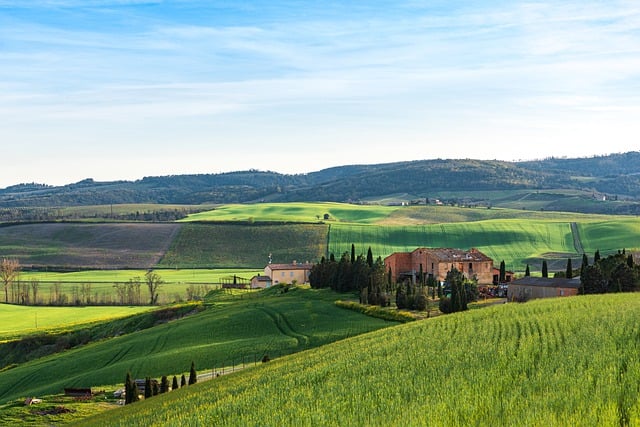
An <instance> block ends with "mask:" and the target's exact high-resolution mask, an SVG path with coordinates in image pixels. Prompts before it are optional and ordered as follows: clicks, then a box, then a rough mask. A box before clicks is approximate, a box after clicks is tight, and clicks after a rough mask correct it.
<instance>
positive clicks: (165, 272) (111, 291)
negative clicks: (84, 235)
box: [19, 268, 263, 304]
mask: <svg viewBox="0 0 640 427" xmlns="http://www.w3.org/2000/svg"><path fill="white" fill-rule="evenodd" d="M146 272H147V270H89V271H74V272H68V273H60V272H48V271H24V272H21V273H20V276H19V280H20V281H21V282H22V283H26V284H30V283H31V282H32V281H37V282H38V286H39V295H40V297H39V298H38V299H39V301H40V302H39V303H42V304H46V303H48V302H51V301H53V300H54V299H55V297H54V294H55V293H58V294H62V295H66V297H67V299H68V302H71V303H73V302H74V301H75V299H76V298H74V296H75V297H77V296H78V295H79V294H80V293H81V291H82V289H83V288H82V287H83V286H85V287H89V289H88V295H87V296H88V297H89V298H90V299H91V300H93V301H94V303H107V302H116V303H118V299H117V290H116V285H119V284H125V283H127V282H128V281H130V280H138V281H140V282H141V286H140V302H142V303H147V302H148V299H149V297H148V295H149V294H148V289H147V287H146V285H145V284H144V276H145V273H146ZM155 272H156V273H157V274H158V275H159V276H160V277H161V278H162V280H163V281H164V283H163V284H162V285H161V286H160V288H159V289H158V296H159V298H158V301H159V302H160V303H168V302H174V301H181V300H184V299H187V297H188V292H192V291H195V292H197V295H198V296H204V295H205V294H206V293H207V292H208V290H211V289H216V288H218V287H220V283H221V282H222V280H223V279H229V278H230V277H232V276H234V275H235V276H237V277H238V278H241V279H245V280H249V279H251V277H253V276H254V275H256V274H260V273H263V270H256V269H242V268H235V269H215V270H209V269H187V270H178V269H160V270H155ZM85 302H86V298H85V299H82V300H81V303H83V304H84V303H85ZM137 303H139V302H136V304H137Z"/></svg>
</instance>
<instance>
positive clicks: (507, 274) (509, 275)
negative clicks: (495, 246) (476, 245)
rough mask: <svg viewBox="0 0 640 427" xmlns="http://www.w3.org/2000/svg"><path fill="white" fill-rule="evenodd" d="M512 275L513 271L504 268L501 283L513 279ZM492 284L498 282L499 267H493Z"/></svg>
mask: <svg viewBox="0 0 640 427" xmlns="http://www.w3.org/2000/svg"><path fill="white" fill-rule="evenodd" d="M513 276H514V272H513V271H509V270H506V271H505V272H504V282H503V283H509V282H511V281H513ZM493 284H494V285H498V284H500V269H499V268H496V267H493Z"/></svg>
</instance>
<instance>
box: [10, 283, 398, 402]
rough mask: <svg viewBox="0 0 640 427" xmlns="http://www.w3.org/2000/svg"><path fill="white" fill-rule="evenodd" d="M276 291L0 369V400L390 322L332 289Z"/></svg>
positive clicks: (232, 357)
mask: <svg viewBox="0 0 640 427" xmlns="http://www.w3.org/2000/svg"><path fill="white" fill-rule="evenodd" d="M278 291H279V288H273V289H270V290H268V291H264V292H262V293H252V294H246V293H245V294H242V295H240V296H237V295H235V296H234V295H231V296H229V295H228V294H226V293H224V292H222V291H217V292H215V293H214V295H216V296H217V297H216V299H215V300H214V301H212V302H213V304H214V307H213V308H211V309H209V310H206V311H204V312H202V313H199V314H196V315H193V316H189V317H186V318H184V319H181V320H178V321H174V322H170V323H166V324H163V325H159V326H157V327H154V328H152V329H149V330H144V331H140V332H138V333H133V334H129V335H124V336H121V337H117V338H114V339H111V340H109V341H106V342H99V343H95V344H90V345H87V346H85V347H82V348H79V349H76V350H71V351H68V352H64V353H62V354H59V355H55V356H50V357H44V358H41V359H38V360H35V361H33V362H29V363H26V364H24V365H21V366H18V367H16V368H14V369H11V370H8V371H5V372H0V383H1V384H3V386H2V387H1V388H0V402H6V401H9V400H12V399H16V398H19V397H23V396H25V395H42V394H50V393H57V392H60V391H61V390H62V389H63V388H64V387H87V386H100V385H103V384H117V383H120V382H122V381H123V380H124V376H125V374H126V372H127V371H131V372H132V374H133V375H134V376H135V377H137V378H144V377H145V376H154V377H160V376H161V375H173V374H179V373H182V372H185V371H188V369H189V366H190V364H191V361H192V360H193V361H195V363H196V366H197V367H198V368H199V369H212V368H214V367H218V368H219V367H220V366H225V365H227V366H228V365H230V364H231V363H232V361H235V363H238V361H239V360H240V359H239V358H242V357H243V356H246V357H247V358H248V359H247V360H251V361H253V358H254V357H257V358H258V360H260V357H262V355H263V354H264V353H267V354H269V355H270V356H271V357H275V356H278V355H281V354H288V353H292V352H297V351H300V350H304V349H308V348H313V347H317V346H321V345H323V344H326V343H329V342H332V341H336V340H339V339H343V338H345V337H348V336H352V335H357V334H361V333H363V332H368V331H371V330H374V329H378V328H381V327H385V326H388V325H391V324H393V323H390V322H385V321H382V320H380V319H374V318H370V317H367V316H364V315H361V314H358V313H355V312H353V311H350V310H344V309H341V308H338V307H336V306H335V304H334V303H333V301H334V300H335V299H338V298H340V297H341V296H340V295H338V294H335V293H332V292H330V291H317V290H311V289H293V290H291V291H289V292H287V293H278ZM342 297H344V296H342Z"/></svg>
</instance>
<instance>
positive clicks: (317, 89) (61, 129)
mask: <svg viewBox="0 0 640 427" xmlns="http://www.w3.org/2000/svg"><path fill="white" fill-rule="evenodd" d="M639 117H640V3H638V2H637V1H615V0H613V1H595V0H583V1H562V2H558V1H547V0H538V1H497V0H494V1H489V0H487V1H482V0H480V1H424V2H423V1H413V0H408V1H369V2H307V1H295V0H290V1H275V0H274V1H244V2H239V1H187V0H176V1H144V0H139V1H135V0H111V1H109V0H83V1H80V0H33V1H26V0H20V1H14V0H0V142H1V147H2V157H1V158H2V159H3V161H2V162H1V163H0V187H5V186H8V185H12V184H16V183H20V182H34V181H35V182H42V183H48V184H66V183H71V182H76V181H79V180H81V179H84V178H89V177H91V178H94V179H96V180H100V181H105V180H116V179H138V178H142V177H143V176H150V175H171V174H186V173H217V172H224V171H232V170H245V169H250V168H254V169H260V170H273V171H277V172H282V173H304V172H311V171H315V170H319V169H322V168H325V167H331V166H337V165H345V164H356V163H358V164H360V163H385V162H392V161H403V160H418V159H430V158H477V159H501V160H518V159H533V158H543V157H548V156H557V157H559V156H568V157H579V156H580V157H581V156H591V155H597V154H607V153H614V152H625V151H632V150H638V149H639V147H640V144H639V141H638V136H639V135H640V119H638V118H639Z"/></svg>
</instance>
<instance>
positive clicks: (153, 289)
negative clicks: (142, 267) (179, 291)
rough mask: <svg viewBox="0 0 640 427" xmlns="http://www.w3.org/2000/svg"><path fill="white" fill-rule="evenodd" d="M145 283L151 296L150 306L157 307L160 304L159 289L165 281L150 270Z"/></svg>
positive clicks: (145, 277) (145, 276)
mask: <svg viewBox="0 0 640 427" xmlns="http://www.w3.org/2000/svg"><path fill="white" fill-rule="evenodd" d="M144 281H145V283H146V284H147V288H149V296H150V297H151V301H150V304H151V305H155V304H156V303H157V302H158V288H160V286H162V285H163V284H164V280H162V278H161V277H160V275H159V274H158V273H155V272H154V271H153V270H149V271H147V274H145V275H144Z"/></svg>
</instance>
